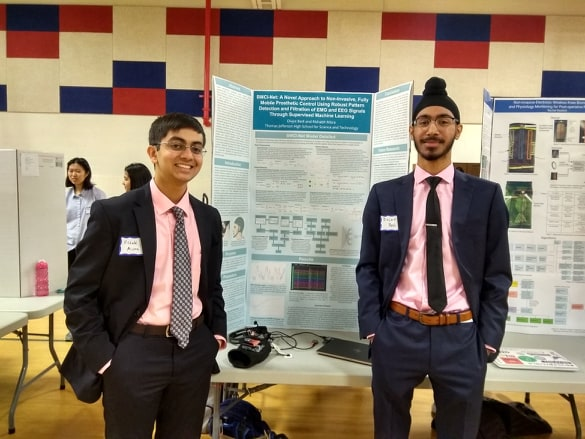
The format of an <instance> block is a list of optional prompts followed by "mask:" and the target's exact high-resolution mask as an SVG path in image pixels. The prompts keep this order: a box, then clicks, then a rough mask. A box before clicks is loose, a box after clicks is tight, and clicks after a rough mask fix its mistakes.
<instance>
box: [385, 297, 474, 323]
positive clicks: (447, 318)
mask: <svg viewBox="0 0 585 439" xmlns="http://www.w3.org/2000/svg"><path fill="white" fill-rule="evenodd" d="M390 309H391V310H392V311H395V312H397V313H398V314H402V315H403V316H406V317H410V318H411V319H412V320H416V321H417V322H419V323H421V324H423V325H427V326H445V325H456V324H457V323H461V322H464V321H466V320H471V319H472V318H473V313H472V312H471V310H469V309H468V310H467V311H463V312H459V313H455V312H453V313H448V312H444V313H441V314H424V313H422V312H420V311H417V310H416V309H412V308H409V307H408V306H405V305H403V304H402V303H398V302H390Z"/></svg>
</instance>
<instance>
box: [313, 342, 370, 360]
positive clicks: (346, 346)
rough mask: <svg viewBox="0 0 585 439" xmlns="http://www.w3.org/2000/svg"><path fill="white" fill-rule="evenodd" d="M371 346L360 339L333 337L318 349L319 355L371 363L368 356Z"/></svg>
mask: <svg viewBox="0 0 585 439" xmlns="http://www.w3.org/2000/svg"><path fill="white" fill-rule="evenodd" d="M369 349H370V346H369V345H368V344H367V343H360V342H359V341H351V340H344V339H341V338H331V339H330V340H329V341H328V342H327V343H325V344H324V345H323V346H321V347H320V348H319V349H317V353H318V354H319V355H325V356H327V357H333V358H339V359H340V360H347V361H353V362H354V363H360V364H366V365H368V366H369V365H371V364H372V363H371V361H370V359H369V358H368V351H369Z"/></svg>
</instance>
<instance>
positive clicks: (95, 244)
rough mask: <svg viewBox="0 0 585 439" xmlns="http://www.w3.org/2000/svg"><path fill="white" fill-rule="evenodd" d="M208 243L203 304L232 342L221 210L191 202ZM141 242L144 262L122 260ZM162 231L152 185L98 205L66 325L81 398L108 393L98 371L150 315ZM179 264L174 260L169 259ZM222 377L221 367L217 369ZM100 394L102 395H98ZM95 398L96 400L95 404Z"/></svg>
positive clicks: (77, 267)
mask: <svg viewBox="0 0 585 439" xmlns="http://www.w3.org/2000/svg"><path fill="white" fill-rule="evenodd" d="M190 202H191V207H192V208H193V212H194V214H195V220H196V222H197V228H198V230H199V239H200V241H201V278H200V283H199V298H200V299H201V301H202V303H203V315H204V320H205V323H206V325H207V326H208V327H209V328H210V330H211V332H212V333H213V334H216V335H221V336H223V337H226V332H227V324H226V313H225V310H224V299H223V294H222V293H223V289H222V286H221V277H220V272H221V262H222V242H223V241H222V236H221V217H220V215H219V212H218V211H217V209H215V208H214V207H212V206H209V205H207V204H204V203H202V202H201V201H199V200H197V199H196V198H194V197H192V196H190ZM128 237H139V238H140V241H141V244H142V255H132V256H129V255H120V243H121V240H122V238H128ZM155 255H156V226H155V217H154V206H153V204H152V195H151V191H150V185H148V184H147V185H144V186H143V187H141V188H139V189H135V190H133V191H130V192H127V193H125V194H123V195H121V196H119V197H113V198H109V199H107V200H100V201H96V202H94V203H93V205H92V208H91V216H90V218H89V222H88V225H87V231H86V233H85V235H84V237H83V239H82V240H81V242H80V243H79V245H78V246H77V256H76V259H75V262H74V263H73V265H72V266H71V268H70V270H69V278H68V281H67V289H66V290H65V300H64V307H63V308H64V311H65V315H66V324H67V327H68V328H69V330H70V331H71V333H72V335H73V346H72V348H71V350H70V352H69V353H68V354H67V357H66V358H65V359H64V361H63V365H62V367H61V373H63V375H64V376H65V378H67V380H68V381H69V382H70V383H71V385H72V387H73V388H74V390H75V392H76V394H77V396H78V398H79V399H81V400H83V401H86V402H93V401H96V400H97V399H99V396H100V394H101V386H100V376H99V375H97V372H98V371H99V370H100V369H101V368H102V367H103V366H104V365H105V364H106V363H107V362H108V361H109V360H110V359H111V358H112V356H113V353H114V351H115V349H116V345H117V344H118V341H119V340H120V338H121V337H122V336H123V335H124V334H125V333H126V332H127V331H128V329H129V328H130V326H132V325H133V324H134V323H136V321H137V320H138V319H139V318H140V316H141V315H142V314H143V313H144V311H145V310H146V307H147V306H148V302H149V300H150V293H151V290H152V282H153V276H154V270H155ZM169 257H172V255H169ZM215 369H216V370H219V369H218V368H217V364H216V368H215ZM98 392H99V393H98ZM92 399H93V401H91V400H92Z"/></svg>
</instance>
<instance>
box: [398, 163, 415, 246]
mask: <svg viewBox="0 0 585 439" xmlns="http://www.w3.org/2000/svg"><path fill="white" fill-rule="evenodd" d="M413 194H414V173H412V172H411V173H410V174H408V175H406V176H405V178H403V179H402V180H401V184H400V185H399V186H397V187H396V194H395V197H396V212H397V213H398V226H399V233H400V251H401V254H402V255H406V252H407V251H408V241H409V240H410V228H411V227H412V197H413Z"/></svg>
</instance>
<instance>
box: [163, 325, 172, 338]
mask: <svg viewBox="0 0 585 439" xmlns="http://www.w3.org/2000/svg"><path fill="white" fill-rule="evenodd" d="M172 336H173V334H171V325H167V326H165V337H166V338H171V337H172Z"/></svg>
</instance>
